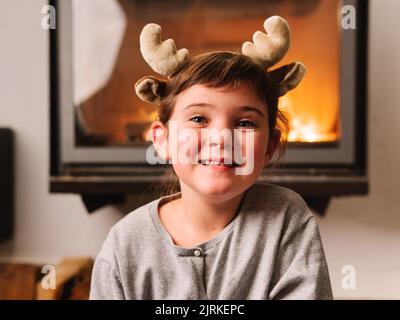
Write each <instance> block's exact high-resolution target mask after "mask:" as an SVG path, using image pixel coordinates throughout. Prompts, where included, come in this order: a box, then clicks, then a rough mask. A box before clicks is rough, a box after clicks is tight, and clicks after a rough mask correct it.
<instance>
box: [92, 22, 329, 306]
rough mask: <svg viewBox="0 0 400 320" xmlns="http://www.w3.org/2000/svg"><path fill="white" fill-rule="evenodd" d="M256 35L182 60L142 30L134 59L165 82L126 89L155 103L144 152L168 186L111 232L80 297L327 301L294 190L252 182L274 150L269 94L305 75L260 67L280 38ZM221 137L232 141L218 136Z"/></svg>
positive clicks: (274, 114)
mask: <svg viewBox="0 0 400 320" xmlns="http://www.w3.org/2000/svg"><path fill="white" fill-rule="evenodd" d="M264 28H265V29H266V31H267V34H264V33H262V32H256V33H255V34H254V36H253V42H254V43H252V42H246V43H245V44H244V45H243V48H242V53H233V52H210V53H205V54H201V55H199V56H196V57H192V58H190V57H189V56H188V52H187V50H186V49H182V50H179V51H177V50H176V48H175V44H174V42H173V41H172V40H167V41H164V42H162V41H161V39H160V36H161V29H160V27H159V26H157V25H155V24H149V25H147V26H145V28H144V29H143V31H142V34H141V39H140V40H141V51H142V54H143V56H144V58H145V60H146V61H147V62H148V63H149V64H150V65H151V66H152V68H153V69H154V70H155V71H156V72H158V73H160V74H162V75H164V76H166V77H167V80H161V79H158V78H155V77H145V78H142V79H140V80H139V81H138V82H137V84H136V92H137V94H138V95H139V97H140V98H141V99H143V100H145V101H147V102H151V103H156V104H158V108H159V109H158V113H159V119H158V120H157V121H155V122H154V123H153V124H152V127H151V132H152V140H153V145H154V147H155V149H156V151H157V154H158V155H159V157H161V158H162V159H165V160H167V161H169V162H171V163H172V165H173V169H174V171H175V173H176V175H177V177H178V179H179V187H180V188H179V192H175V193H173V194H169V195H166V196H163V197H161V198H159V199H157V200H154V201H152V202H150V203H148V204H146V205H144V206H142V207H140V208H138V209H136V210H135V211H133V212H131V213H130V214H128V215H127V216H126V217H125V218H123V219H122V220H121V221H120V222H119V223H117V224H116V225H115V226H114V227H113V228H112V229H111V231H110V233H109V235H108V237H107V239H106V241H105V242H104V244H103V247H102V249H101V252H100V253H99V255H98V257H97V258H96V261H95V265H94V269H93V275H92V284H91V293H90V298H91V299H332V291H331V285H330V280H329V273H328V268H327V264H326V260H325V255H324V250H323V247H322V244H321V239H320V234H319V230H318V227H317V223H316V220H315V217H314V215H313V214H312V212H311V211H310V210H309V208H308V207H307V205H306V204H305V202H304V200H303V199H302V198H301V197H300V196H299V195H298V194H297V193H295V192H293V191H291V190H289V189H286V188H283V187H279V186H275V185H270V184H257V183H256V180H257V178H258V177H259V176H260V174H261V172H262V170H263V168H264V167H265V166H266V165H267V164H268V163H269V162H270V161H271V158H272V157H273V155H274V154H275V153H276V151H279V153H280V154H282V150H283V146H284V142H285V136H286V135H285V126H284V124H285V123H286V122H285V118H284V116H283V114H282V113H281V112H280V111H279V109H278V97H279V96H282V95H284V94H285V93H286V92H287V91H289V90H291V89H293V88H294V87H296V86H297V85H298V84H299V82H300V81H301V80H302V78H303V76H304V73H305V69H304V66H303V65H302V64H301V63H299V62H296V63H293V64H290V65H287V66H283V67H281V68H279V69H276V70H274V71H269V72H267V71H266V69H268V68H269V67H271V66H272V65H274V64H276V63H277V62H278V61H279V60H281V59H282V58H283V56H284V55H285V54H286V52H287V50H288V48H289V41H290V32H289V27H288V25H287V23H286V21H285V20H283V19H282V18H280V17H272V18H269V19H267V20H266V21H265V23H264ZM172 125H174V127H175V128H176V130H171V127H172ZM183 132H186V133H189V134H187V135H185V137H189V139H185V141H184V142H183V141H182V139H181V137H180V134H181V133H183ZM204 132H205V133H204ZM221 132H224V134H221ZM229 132H234V134H233V136H234V138H236V137H240V139H231V140H230V139H225V136H224V135H225V133H229ZM228 135H229V134H228ZM231 137H232V135H231ZM183 147H185V149H184V150H185V152H180V150H181V149H182V148H183ZM187 150H189V151H191V152H189V155H188V156H187V152H186V151H187ZM237 150H240V151H241V153H239V152H236V151H237ZM244 151H246V152H244ZM221 154H222V155H221ZM243 154H244V156H243V157H241V156H240V155H243ZM179 155H180V156H179ZM185 156H187V157H186V158H185ZM188 159H189V160H190V161H186V160H188ZM246 167H247V169H249V170H242V169H244V168H246ZM239 170H242V172H241V173H240V172H239ZM243 172H245V174H243Z"/></svg>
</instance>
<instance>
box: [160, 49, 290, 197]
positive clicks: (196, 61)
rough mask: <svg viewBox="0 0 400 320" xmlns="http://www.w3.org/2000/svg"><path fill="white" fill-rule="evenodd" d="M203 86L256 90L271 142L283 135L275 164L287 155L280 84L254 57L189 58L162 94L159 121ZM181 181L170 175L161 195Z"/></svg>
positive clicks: (213, 54)
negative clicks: (196, 87)
mask: <svg viewBox="0 0 400 320" xmlns="http://www.w3.org/2000/svg"><path fill="white" fill-rule="evenodd" d="M195 84H203V85H206V86H208V87H211V88H222V87H228V88H238V87H239V86H240V85H243V84H247V85H249V86H250V88H253V89H254V92H255V94H256V96H257V97H258V98H259V99H260V100H261V101H263V102H264V104H265V105H266V107H267V111H268V124H269V137H270V139H269V141H268V143H271V142H272V141H273V140H274V139H275V133H276V131H275V130H278V131H280V132H281V137H280V141H279V145H278V147H277V149H278V157H277V160H276V162H275V163H274V165H275V166H276V165H277V164H278V163H279V160H280V159H281V158H282V157H283V156H284V153H285V148H286V142H287V133H288V121H287V118H286V116H285V115H284V114H283V112H282V111H281V110H279V108H278V98H279V96H278V87H277V83H275V81H274V80H273V79H272V78H271V77H270V76H269V74H268V72H266V71H265V70H263V69H262V68H261V67H260V66H259V65H257V64H256V63H255V62H254V61H253V60H252V59H251V58H250V57H248V56H245V55H243V54H240V53H234V52H226V51H219V52H209V53H204V54H200V55H198V56H195V57H191V58H189V59H188V60H187V61H186V62H185V63H184V64H182V65H181V66H180V67H179V68H178V69H177V70H176V71H175V72H174V73H173V74H172V75H171V79H170V81H169V82H168V83H166V85H165V86H164V87H161V88H160V89H159V92H158V94H160V96H161V97H162V99H161V102H160V104H159V106H158V119H159V120H160V121H161V122H162V123H163V124H167V123H168V121H169V119H170V117H171V115H172V112H173V110H174V106H175V99H176V96H177V95H178V94H179V93H181V92H182V91H184V90H185V89H187V88H189V87H191V86H193V85H195ZM177 182H178V179H177V177H176V175H175V173H174V171H173V170H172V169H170V170H169V171H168V172H167V173H166V177H165V179H164V181H163V182H162V184H161V192H159V193H161V194H171V193H175V192H178V191H179V183H177Z"/></svg>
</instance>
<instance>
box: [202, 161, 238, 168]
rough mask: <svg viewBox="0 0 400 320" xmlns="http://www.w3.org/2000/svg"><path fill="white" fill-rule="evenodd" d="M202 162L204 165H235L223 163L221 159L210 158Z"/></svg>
mask: <svg viewBox="0 0 400 320" xmlns="http://www.w3.org/2000/svg"><path fill="white" fill-rule="evenodd" d="M200 163H201V164H203V165H206V166H221V165H222V166H226V167H233V166H234V164H233V163H230V164H227V163H226V164H224V163H221V162H219V161H209V160H205V161H201V162H200Z"/></svg>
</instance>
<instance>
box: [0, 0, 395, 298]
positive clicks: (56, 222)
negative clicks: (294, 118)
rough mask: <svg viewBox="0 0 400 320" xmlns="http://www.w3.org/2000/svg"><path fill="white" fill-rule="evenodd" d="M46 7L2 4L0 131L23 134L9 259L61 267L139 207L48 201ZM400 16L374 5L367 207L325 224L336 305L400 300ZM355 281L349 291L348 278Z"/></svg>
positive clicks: (346, 207)
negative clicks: (348, 269)
mask: <svg viewBox="0 0 400 320" xmlns="http://www.w3.org/2000/svg"><path fill="white" fill-rule="evenodd" d="M46 4H47V3H46V1H45V0H17V1H16V0H1V1H0V39H2V41H1V42H0V61H1V72H0V126H4V127H11V128H12V129H14V131H15V133H16V190H15V192H16V221H15V236H14V239H13V240H12V241H9V242H7V243H4V244H1V245H0V258H2V259H3V260H4V259H6V260H8V259H13V260H19V261H27V262H38V263H55V262H57V261H59V260H60V259H61V258H62V257H65V256H71V255H72V256H77V255H91V256H95V255H96V253H97V252H98V250H99V249H100V246H101V243H102V242H103V240H104V238H105V236H106V234H107V232H108V230H109V228H110V227H111V226H112V225H113V224H114V223H115V222H117V221H118V220H119V219H120V218H121V217H122V216H123V214H124V213H127V212H129V210H130V209H133V208H134V207H137V206H139V204H140V203H141V201H143V200H141V199H140V196H139V198H131V199H130V204H128V205H127V206H125V207H124V208H114V207H106V208H103V209H101V210H99V211H98V212H96V213H95V214H94V215H88V214H87V213H86V211H85V209H84V206H83V205H82V202H81V200H80V198H79V196H77V195H54V194H49V192H48V172H49V170H48V168H49V143H48V141H49V77H48V72H49V61H48V31H46V30H43V29H42V28H41V19H42V17H43V16H42V14H41V8H42V6H44V5H46ZM398 12H400V1H398V0H371V12H370V44H369V50H370V64H369V68H370V69H369V73H370V80H369V87H370V91H369V103H370V110H369V139H370V146H369V148H370V149H369V167H370V178H371V190H370V195H369V196H368V197H352V198H339V199H334V200H333V201H332V203H331V205H330V207H329V210H328V212H327V215H326V217H324V218H319V219H318V222H319V225H320V230H321V235H322V238H323V242H324V247H325V251H326V255H327V260H328V264H329V268H330V273H331V280H332V286H333V290H334V295H335V297H336V298H397V299H400V249H399V248H400V209H399V205H398V199H399V188H398V182H399V181H400V170H399V168H398V167H397V165H398V163H399V161H400V143H399V142H398V138H397V137H400V126H399V120H400V107H399V106H398V101H400V90H399V89H398V84H399V83H400V62H399V57H400V42H399V41H396V40H395V39H398V38H399V34H398V31H396V30H399V29H400V20H399V19H398V17H397V13H398ZM346 265H351V266H353V267H354V268H355V271H356V289H355V290H345V289H343V287H342V285H341V283H342V280H343V277H344V276H345V275H344V274H342V268H343V267H344V266H346Z"/></svg>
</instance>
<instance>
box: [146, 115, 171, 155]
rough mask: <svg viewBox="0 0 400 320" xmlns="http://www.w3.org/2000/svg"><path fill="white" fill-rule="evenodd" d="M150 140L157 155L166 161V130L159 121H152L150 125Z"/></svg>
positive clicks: (167, 153)
mask: <svg viewBox="0 0 400 320" xmlns="http://www.w3.org/2000/svg"><path fill="white" fill-rule="evenodd" d="M150 130H151V140H152V142H153V145H154V148H155V149H156V151H157V154H158V155H159V156H160V157H161V158H163V159H164V160H168V158H169V152H168V129H167V127H166V126H165V125H164V124H163V123H162V122H161V121H158V120H157V121H154V122H153V123H152V124H151V129H150Z"/></svg>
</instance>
